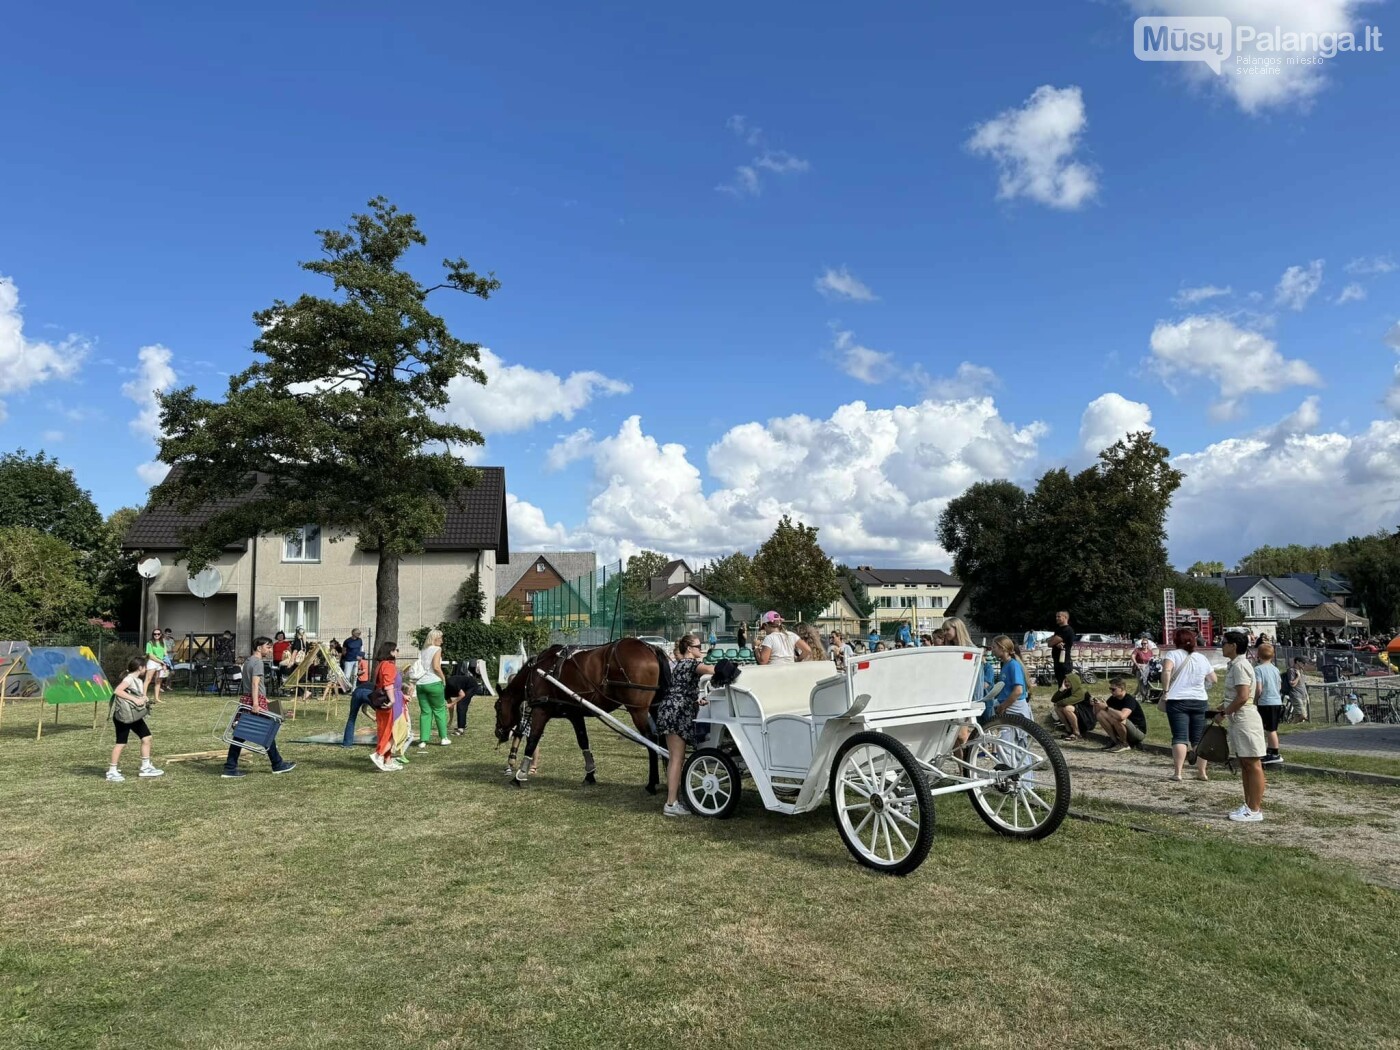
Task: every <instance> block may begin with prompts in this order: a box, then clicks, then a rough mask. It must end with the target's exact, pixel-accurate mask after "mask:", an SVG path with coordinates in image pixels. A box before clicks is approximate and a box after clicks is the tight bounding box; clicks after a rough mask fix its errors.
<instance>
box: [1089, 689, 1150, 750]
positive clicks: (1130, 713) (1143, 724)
mask: <svg viewBox="0 0 1400 1050" xmlns="http://www.w3.org/2000/svg"><path fill="white" fill-rule="evenodd" d="M1094 713H1095V714H1096V715H1097V716H1098V720H1099V725H1100V726H1101V727H1102V728H1103V731H1104V732H1105V733H1107V734H1108V744H1107V746H1106V747H1105V748H1104V750H1105V751H1115V752H1116V751H1127V750H1129V749H1131V748H1133V747H1136V746H1137V745H1138V744H1141V743H1142V742H1143V741H1144V740H1146V739H1147V716H1146V715H1144V714H1143V713H1142V705H1141V704H1139V703H1138V702H1137V698H1136V697H1133V696H1129V695H1128V689H1127V683H1126V682H1124V681H1123V679H1121V678H1110V679H1109V680H1108V699H1107V700H1100V699H1099V698H1098V697H1095V698H1094Z"/></svg>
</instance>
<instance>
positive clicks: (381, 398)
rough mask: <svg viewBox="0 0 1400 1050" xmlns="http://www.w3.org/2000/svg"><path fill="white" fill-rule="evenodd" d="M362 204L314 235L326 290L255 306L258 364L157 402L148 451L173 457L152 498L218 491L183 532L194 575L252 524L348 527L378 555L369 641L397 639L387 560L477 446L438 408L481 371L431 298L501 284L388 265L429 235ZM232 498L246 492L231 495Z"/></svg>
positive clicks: (394, 571) (438, 503) (454, 265)
mask: <svg viewBox="0 0 1400 1050" xmlns="http://www.w3.org/2000/svg"><path fill="white" fill-rule="evenodd" d="M369 208H370V211H369V212H368V213H367V214H359V215H355V216H354V217H353V221H352V222H351V223H350V225H349V226H348V227H347V229H345V230H343V231H337V230H319V231H317V233H318V235H319V237H320V239H321V251H322V254H323V258H320V259H315V260H312V261H310V262H304V263H302V268H303V269H304V270H307V271H308V272H310V273H314V274H317V275H319V276H322V277H326V278H328V279H330V281H331V282H332V284H333V286H334V291H335V293H336V296H335V297H334V298H319V297H315V296H311V295H305V294H304V295H302V296H301V297H299V298H298V299H297V300H296V301H295V302H292V303H287V302H284V301H282V300H280V299H279V300H276V301H275V302H274V303H273V304H272V306H270V307H268V308H267V309H265V310H261V311H259V312H257V313H255V314H254V315H253V319H254V321H256V322H257V324H258V325H259V327H260V328H261V329H262V334H261V335H260V336H259V337H258V339H257V340H256V341H255V342H254V343H253V351H254V354H255V355H256V356H257V358H259V360H255V362H254V363H253V364H252V365H251V366H250V367H249V368H247V369H245V370H244V371H243V372H241V373H239V374H238V375H236V376H234V377H232V378H231V379H230V380H229V387H228V393H227V395H226V396H225V398H224V400H223V401H221V402H216V401H207V400H203V399H200V398H197V397H196V396H195V392H194V389H193V388H192V387H186V388H183V389H180V390H173V391H171V392H170V393H168V394H165V395H162V396H161V397H160V404H161V426H162V429H163V431H164V433H165V436H164V437H163V438H162V439H161V442H160V458H161V460H162V461H163V462H165V463H168V464H170V465H171V466H172V467H174V468H183V469H176V470H174V471H173V472H172V473H171V475H170V477H169V478H167V479H166V481H165V482H164V483H163V484H162V486H161V495H162V498H164V499H166V500H170V501H171V502H173V503H174V504H176V506H177V507H179V508H181V509H183V510H185V511H191V510H194V509H195V508H197V507H209V506H211V505H216V504H217V503H218V501H223V502H222V503H221V504H219V505H221V506H222V508H223V509H220V510H218V511H217V512H216V513H214V514H213V515H212V516H211V517H210V518H209V519H208V520H207V522H206V523H205V524H204V525H203V526H201V527H200V528H198V529H197V530H195V531H194V532H193V533H192V534H191V535H189V536H187V537H186V538H185V539H186V543H187V544H188V550H187V552H186V554H185V557H186V558H187V560H188V563H189V568H190V570H191V571H197V570H198V569H200V568H201V567H203V566H204V565H206V564H207V563H208V562H209V561H211V560H212V559H213V558H214V557H216V556H217V555H218V553H219V552H220V551H221V550H222V548H223V546H224V545H225V544H226V543H229V542H231V541H234V540H238V539H244V538H247V537H249V536H255V535H258V534H260V533H267V532H276V531H279V530H291V529H295V528H298V527H300V526H302V525H305V524H308V523H314V524H316V525H319V526H321V527H322V529H323V534H325V535H327V538H328V539H331V540H335V539H338V538H340V536H342V535H344V536H349V537H353V538H354V539H355V541H356V542H358V543H359V545H360V546H361V547H362V548H364V549H367V550H372V551H375V552H376V553H377V555H378V571H377V573H376V576H375V603H376V608H375V628H374V630H375V637H376V638H383V639H393V638H397V637H398V636H399V564H400V562H401V561H402V558H403V556H404V555H405V554H410V553H414V552H417V551H420V550H421V549H422V546H423V541H424V539H426V538H427V537H429V536H431V535H433V534H434V533H435V532H437V531H438V530H440V529H441V528H442V526H443V522H444V516H445V512H446V508H447V505H448V503H449V501H451V500H454V499H457V498H459V497H460V494H461V492H462V490H463V489H464V488H466V487H468V486H469V485H471V484H472V483H473V482H474V481H475V479H476V472H475V471H473V470H472V469H471V467H469V466H468V465H467V464H466V463H465V462H464V460H463V459H462V458H461V457H460V456H459V455H457V454H456V451H457V450H460V449H461V448H463V447H464V446H470V445H479V444H481V441H482V439H481V435H480V434H478V433H477V432H476V431H474V430H469V429H467V428H465V427H461V426H456V425H454V424H452V423H448V422H445V421H444V420H443V417H442V410H443V409H444V408H445V407H446V406H447V386H448V383H449V382H450V381H451V380H453V379H456V378H458V377H466V378H468V379H471V380H473V381H475V382H478V383H484V382H485V375H484V374H483V373H482V371H481V370H480V369H479V368H478V367H477V366H476V362H477V360H478V359H479V350H480V348H479V347H478V346H477V345H476V344H473V343H467V342H463V341H462V340H460V339H458V338H456V337H455V336H454V335H453V334H452V333H451V332H450V331H449V329H448V326H447V323H446V322H445V321H444V320H443V319H442V318H441V317H439V316H437V315H436V314H433V313H432V312H431V311H429V309H428V306H427V300H428V296H429V295H430V294H431V293H432V292H434V291H437V290H439V289H449V290H455V291H459V292H464V293H466V294H468V295H473V296H477V297H479V298H481V299H487V298H489V297H490V295H491V293H492V292H494V291H495V290H496V289H497V288H498V287H499V286H500V282H498V281H497V280H496V279H495V277H494V275H487V276H485V277H482V276H480V275H478V274H476V273H475V272H473V271H472V269H471V268H470V266H468V264H467V262H466V260H464V259H456V260H444V262H443V267H444V269H445V271H446V274H445V277H444V279H443V280H442V282H441V283H439V284H436V285H433V286H432V287H425V286H424V285H423V284H421V283H419V281H418V280H417V279H416V278H415V277H413V275H412V274H410V273H409V272H408V271H406V270H404V269H402V268H401V267H400V265H399V264H400V260H401V259H402V258H403V256H404V255H405V253H406V252H408V250H409V249H410V248H412V247H413V246H414V245H423V244H426V243H427V239H426V238H425V237H424V236H423V234H422V233H421V232H420V231H419V229H418V224H417V222H416V220H415V219H414V217H413V216H412V215H409V214H406V213H401V212H399V211H398V209H397V208H395V207H394V206H393V205H392V204H390V203H389V202H388V201H387V200H385V199H384V198H382V197H377V198H375V199H374V200H372V201H370V203H369ZM347 466H349V467H353V468H354V472H355V474H354V481H353V483H352V484H347V483H346V480H345V478H346V474H345V471H346V468H347ZM255 472H257V473H255ZM235 495H237V496H243V497H245V498H244V499H243V501H242V502H239V503H237V504H236V505H230V504H229V502H228V498H229V497H230V496H235Z"/></svg>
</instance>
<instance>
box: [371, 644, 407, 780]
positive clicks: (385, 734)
mask: <svg viewBox="0 0 1400 1050" xmlns="http://www.w3.org/2000/svg"><path fill="white" fill-rule="evenodd" d="M398 655H399V647H398V646H397V645H395V644H394V643H393V642H380V643H379V651H378V652H376V653H375V654H374V659H375V664H374V685H373V691H372V692H371V694H370V695H371V696H374V695H375V694H376V693H379V691H380V690H383V694H384V696H385V697H387V698H388V700H389V703H387V704H385V705H384V706H383V707H376V708H375V709H374V725H375V730H376V732H377V734H378V739H377V740H376V741H375V745H374V754H372V755H371V756H370V761H371V762H373V763H374V764H375V766H376V767H378V768H379V769H381V770H383V771H384V772H385V773H393V772H396V771H397V770H400V769H402V768H403V766H402V765H401V764H400V763H399V762H397V761H395V759H394V754H393V749H394V704H393V699H394V683H395V680H396V679H397V678H398V676H399V667H398V664H397V663H396V662H395V661H396V660H397V658H398ZM376 699H377V697H376Z"/></svg>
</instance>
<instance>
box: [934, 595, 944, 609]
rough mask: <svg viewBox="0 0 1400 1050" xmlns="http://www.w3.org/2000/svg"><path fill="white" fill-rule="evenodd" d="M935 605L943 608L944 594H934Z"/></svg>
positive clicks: (936, 607) (937, 607)
mask: <svg viewBox="0 0 1400 1050" xmlns="http://www.w3.org/2000/svg"><path fill="white" fill-rule="evenodd" d="M933 607H934V608H935V609H941V608H943V596H942V595H941V594H940V595H935V596H934V599H933Z"/></svg>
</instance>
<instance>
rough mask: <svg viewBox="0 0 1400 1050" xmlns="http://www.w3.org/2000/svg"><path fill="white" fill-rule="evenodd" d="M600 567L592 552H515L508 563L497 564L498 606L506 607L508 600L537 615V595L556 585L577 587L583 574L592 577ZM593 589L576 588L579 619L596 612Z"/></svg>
mask: <svg viewBox="0 0 1400 1050" xmlns="http://www.w3.org/2000/svg"><path fill="white" fill-rule="evenodd" d="M597 568H598V555H597V554H595V553H594V552H593V551H516V552H515V553H514V554H513V555H511V557H510V560H509V561H506V562H497V564H496V607H497V608H498V609H500V608H504V607H505V605H506V603H507V602H511V603H514V604H516V605H517V606H518V607H519V608H520V611H521V612H522V613H524V614H525V616H526V617H527V618H528V617H532V616H533V615H534V612H533V610H534V606H533V598H534V596H535V595H536V594H542V593H544V592H545V591H552V590H554V589H555V588H556V587H565V586H569V587H574V585H575V584H576V583H577V582H578V580H579V578H580V577H582V576H589V575H591V574H592V573H594V572H595V571H597ZM593 593H594V592H593V590H592V588H575V591H574V596H575V597H576V599H577V601H576V602H569V603H566V604H567V605H568V606H574V605H577V614H578V617H579V618H583V619H587V618H588V617H590V616H591V615H592V613H593V611H594V610H593V608H592V596H593Z"/></svg>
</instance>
